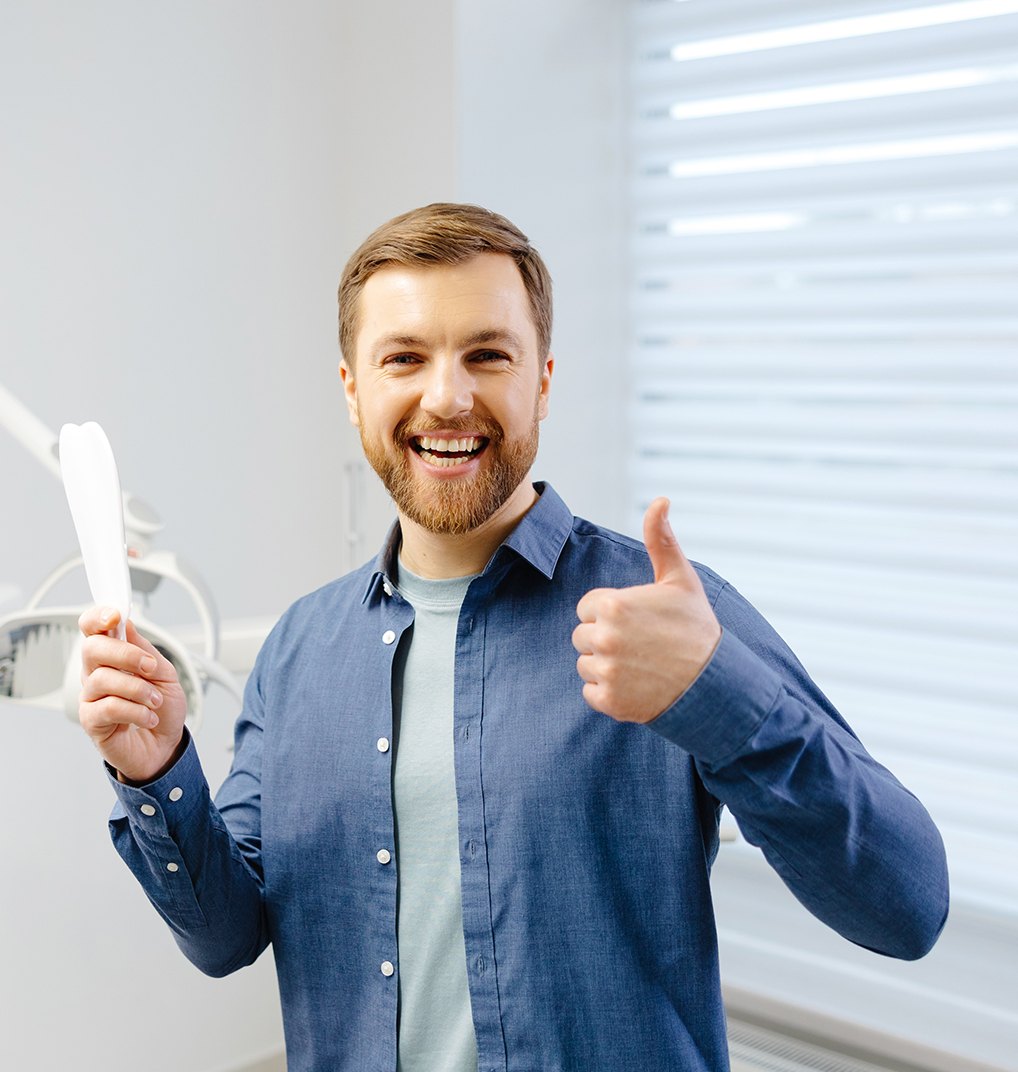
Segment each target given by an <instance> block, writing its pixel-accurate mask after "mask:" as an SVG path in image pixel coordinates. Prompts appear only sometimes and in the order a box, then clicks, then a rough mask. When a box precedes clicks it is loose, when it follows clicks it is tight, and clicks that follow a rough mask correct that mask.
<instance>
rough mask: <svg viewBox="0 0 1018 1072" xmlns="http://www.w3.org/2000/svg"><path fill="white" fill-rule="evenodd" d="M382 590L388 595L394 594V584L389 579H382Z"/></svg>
mask: <svg viewBox="0 0 1018 1072" xmlns="http://www.w3.org/2000/svg"><path fill="white" fill-rule="evenodd" d="M382 591H383V592H384V593H385V594H386V595H387V596H391V595H392V585H391V584H389V582H388V581H382Z"/></svg>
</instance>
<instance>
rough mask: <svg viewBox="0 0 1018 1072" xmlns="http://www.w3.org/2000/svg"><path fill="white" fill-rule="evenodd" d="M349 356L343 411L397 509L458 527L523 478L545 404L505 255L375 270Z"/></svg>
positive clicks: (468, 525)
mask: <svg viewBox="0 0 1018 1072" xmlns="http://www.w3.org/2000/svg"><path fill="white" fill-rule="evenodd" d="M357 313H358V316H357V323H358V331H357V339H356V360H355V364H354V367H353V368H350V367H349V366H348V365H347V364H346V362H345V361H344V362H343V363H342V364H341V365H340V374H341V375H342V377H343V383H344V389H345V391H346V399H347V406H348V408H349V411H350V419H351V421H353V423H354V424H355V425H356V426H357V427H358V428H359V430H360V435H361V443H362V444H363V446H364V453H365V455H366V456H367V459H368V461H369V462H370V463H371V465H372V467H373V468H374V470H375V472H376V473H378V475H379V476H380V477H381V478H382V481H383V482H384V484H385V486H386V488H387V489H388V491H389V494H390V495H391V496H392V498H393V500H394V502H395V503H396V507H397V509H398V510H399V511H400V513H401V514H402V515H403V516H404V517H407V518H409V519H410V520H412V521H414V522H416V523H417V524H418V525H420V526H421V527H422V528H425V529H427V530H428V531H430V532H438V533H449V534H462V533H465V532H469V531H471V530H472V529H475V528H477V527H478V526H479V525H481V524H483V523H484V522H485V521H487V520H488V519H489V518H490V517H492V516H493V515H494V514H495V513H496V512H497V511H498V510H499V509H500V508H501V507H502V506H503V505H504V504H505V503H506V502H507V501H508V500H509V499H510V498H511V497H512V495H513V493H514V492H516V491H517V490H518V489H519V488H520V487H521V485H522V484H523V481H524V480H525V479H526V476H527V474H528V472H529V471H530V467H531V465H532V464H533V461H534V457H535V455H536V453H537V441H538V423H539V422H540V421H541V420H543V419H544V417H545V416H546V414H547V407H548V391H549V388H550V385H551V372H552V361H551V360H550V359H549V361H548V362H547V363H546V364H545V365H544V366H543V367H542V362H541V358H540V355H539V353H538V344H537V332H536V330H535V328H534V323H533V319H532V317H531V313H530V303H529V300H528V297H527V292H526V288H525V287H524V285H523V280H522V278H521V277H520V273H519V270H518V269H517V267H516V265H515V263H514V262H513V260H512V258H510V257H508V256H505V255H503V254H499V253H482V254H479V255H478V256H476V257H473V258H472V259H471V260H469V261H464V262H463V263H462V264H458V265H438V266H435V267H429V268H404V267H402V266H398V265H393V266H390V267H386V268H382V269H380V270H379V271H377V272H375V274H374V275H372V276H371V277H370V278H369V279H368V281H367V283H365V285H364V289H363V290H362V291H361V295H360V299H359V305H358V310H357Z"/></svg>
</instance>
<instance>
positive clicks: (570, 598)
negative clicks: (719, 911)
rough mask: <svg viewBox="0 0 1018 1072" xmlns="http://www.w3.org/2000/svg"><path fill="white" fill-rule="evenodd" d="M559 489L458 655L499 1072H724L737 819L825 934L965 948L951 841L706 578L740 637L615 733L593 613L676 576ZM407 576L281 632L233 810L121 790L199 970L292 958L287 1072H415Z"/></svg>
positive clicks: (150, 886) (371, 582) (465, 769)
mask: <svg viewBox="0 0 1018 1072" xmlns="http://www.w3.org/2000/svg"><path fill="white" fill-rule="evenodd" d="M538 488H539V490H541V491H542V494H541V496H540V499H539V500H538V502H537V503H536V504H535V506H534V507H533V508H532V509H531V511H530V512H529V513H528V514H527V515H526V517H525V518H524V519H523V521H522V522H521V523H520V525H519V526H518V527H517V529H516V530H515V531H514V532H513V533H512V535H511V536H510V537H509V538H508V539H507V540H506V541H505V543H504V544H503V545H502V546H501V547H500V548H499V549H498V551H497V552H496V554H495V555H494V556H493V558H492V560H491V562H490V563H489V564H488V566H487V568H486V569H485V570H484V572H483V573H482V574H481V575H480V576H479V577H478V578H476V579H475V580H474V581H473V582H472V583H471V585H470V588H469V591H468V593H467V596H466V600H465V602H464V604H463V608H462V611H461V614H460V619H459V627H458V632H457V638H456V684H455V712H454V741H453V746H454V752H455V771H456V789H457V797H458V805H459V832H460V864H461V871H462V898H463V927H464V938H465V943H466V953H467V974H468V979H469V986H470V1001H471V1009H472V1015H473V1020H474V1025H475V1029H476V1034H477V1048H478V1055H479V1065H478V1067H479V1070H480V1072H496V1070H497V1072H539V1070H540V1072H552V1070H555V1072H562V1070H575V1072H646V1070H647V1069H674V1070H676V1072H679V1070H681V1072H701V1070H702V1072H721V1070H724V1069H727V1068H728V1057H727V1047H726V1040H725V1024H724V1014H723V1011H722V1005H721V994H720V984H719V978H718V954H717V945H716V939H715V930H714V920H713V914H712V910H711V896H710V888H709V877H710V868H711V863H712V861H713V859H714V855H715V852H716V851H717V846H718V813H719V811H720V807H721V804H722V802H723V803H724V804H726V805H727V806H728V807H729V809H730V810H731V812H732V814H733V815H734V816H735V817H736V819H737V821H738V823H739V826H740V827H741V829H742V832H743V834H744V835H745V837H746V838H747V839H748V840H749V841H750V842H752V843H753V844H756V845H759V846H760V847H761V848H762V849H763V852H764V853H765V854H766V856H767V859H768V860H769V861H770V863H771V864H772V865H773V866H774V867H775V868H776V870H777V871H778V872H779V873H780V874H781V876H782V878H783V879H784V880H785V882H786V883H787V884H788V886H789V887H790V888H791V889H792V891H793V892H794V893H795V895H796V896H797V897H798V898H799V900H800V901H801V902H802V903H803V904H804V905H805V906H806V907H807V908H808V909H809V910H810V911H811V912H813V913H814V914H815V915H817V916H818V917H820V918H821V919H822V920H824V921H825V922H826V923H828V924H829V925H830V926H832V927H834V928H835V929H837V930H838V931H840V932H841V934H843V935H844V936H845V937H846V938H848V939H850V940H851V941H853V942H856V943H859V944H860V945H863V946H867V947H869V948H871V949H874V950H878V951H880V952H882V953H885V954H889V955H891V956H897V957H906V958H912V957H918V956H921V955H922V954H923V953H925V952H926V951H927V950H928V949H929V948H930V946H931V945H932V943H933V941H934V940H935V938H936V936H937V934H938V933H939V931H940V929H941V927H942V925H943V923H944V920H945V917H946V912H947V873H946V865H945V860H944V853H943V847H942V844H941V841H940V837H939V834H938V833H937V830H936V828H935V827H934V825H933V823H932V822H931V820H930V818H929V816H928V815H927V814H926V812H925V810H924V809H923V808H922V806H921V805H920V804H919V802H918V801H917V800H916V799H915V798H914V797H913V796H912V795H911V794H910V793H908V792H907V791H906V790H905V789H904V788H902V786H901V785H900V784H899V783H898V782H897V781H896V780H895V779H894V778H893V777H892V776H891V774H889V773H888V771H887V770H886V769H884V768H883V767H881V766H880V765H879V764H878V763H876V762H875V761H874V760H873V759H872V758H871V757H870V756H869V755H868V754H867V752H866V751H865V750H864V749H863V747H862V745H861V744H860V743H859V742H858V740H857V739H856V738H855V736H854V735H853V734H852V732H851V731H850V730H849V728H848V727H847V726H846V724H845V723H844V721H843V720H842V718H841V717H840V716H839V715H838V713H837V712H836V711H835V710H834V709H833V708H832V707H831V705H830V703H829V702H828V701H827V700H826V699H825V697H824V696H823V695H822V694H821V692H820V691H819V689H818V688H817V687H816V685H815V684H814V683H813V682H812V681H811V680H810V678H809V677H808V676H807V674H806V673H805V671H804V670H803V669H802V667H801V666H800V665H799V663H798V662H797V661H796V659H795V657H794V656H793V655H792V653H791V652H790V651H789V650H788V648H787V647H786V646H785V645H784V644H783V643H782V641H781V640H780V639H779V637H778V636H777V635H776V634H775V633H774V631H773V630H772V629H771V628H770V627H769V626H768V625H767V623H766V622H765V621H764V620H763V619H762V618H761V617H760V615H759V614H758V613H757V612H756V611H755V610H754V609H753V608H752V607H751V606H750V605H749V604H748V603H747V602H746V601H745V600H744V599H743V598H742V597H740V596H739V595H738V593H736V592H735V591H734V590H733V589H732V588H731V587H730V586H729V585H727V584H726V583H725V582H724V581H723V580H721V579H720V578H719V577H718V576H717V575H716V574H714V573H712V572H711V571H710V570H708V569H705V568H703V567H699V566H698V567H696V568H697V571H698V573H699V576H700V578H701V580H702V581H703V585H704V588H705V589H706V592H707V595H708V598H709V599H710V602H711V603H712V605H713V606H714V610H715V612H716V614H717V616H718V618H719V620H720V622H721V625H722V628H723V633H722V639H721V641H720V643H719V645H718V648H717V650H716V652H715V654H714V655H713V657H712V659H711V661H710V662H709V663H708V665H707V666H706V667H705V669H704V670H703V672H702V673H701V675H700V676H699V678H698V679H697V680H696V681H695V683H694V684H693V685H692V686H691V687H690V688H689V690H688V691H687V692H686V693H685V694H684V695H683V696H682V698H681V699H680V700H679V701H678V702H676V703H675V705H674V706H673V707H671V708H670V709H668V710H667V711H665V712H664V713H663V714H662V715H660V716H659V717H658V718H657V719H656V720H655V721H654V722H653V723H651V724H650V726H639V725H630V724H621V723H617V722H615V721H613V720H612V719H610V718H607V717H606V716H604V715H601V714H598V713H597V712H595V711H593V710H591V709H590V708H589V707H588V706H587V704H586V703H585V702H584V700H583V697H582V695H581V684H582V683H581V682H580V679H579V677H578V676H577V673H576V665H575V664H576V653H575V651H574V650H573V647H572V644H571V635H572V630H573V628H574V626H575V625H576V621H577V619H576V604H577V602H578V601H579V600H580V598H581V597H582V596H583V595H584V594H585V593H586V592H587V591H588V590H589V589H591V588H595V587H606V586H607V587H621V586H628V585H634V584H643V583H646V582H648V581H649V580H651V579H652V571H651V568H650V564H649V560H648V557H647V553H646V551H645V549H644V547H643V546H642V544H640V543H638V542H636V541H634V540H631V539H628V538H626V537H623V536H620V535H618V534H616V533H613V532H610V531H608V530H606V529H603V528H600V527H598V526H596V525H593V524H590V523H589V522H587V521H583V520H581V519H578V518H574V517H573V516H572V514H571V513H570V511H569V510H568V509H567V508H566V506H565V505H564V503H563V502H562V501H561V499H559V497H558V496H557V495H556V494H555V492H554V491H553V490H552V489H551V488H550V487H547V486H541V485H538ZM397 547H398V531H394V532H393V534H392V536H391V537H390V540H389V543H388V544H387V546H386V548H385V549H384V550H383V551H382V553H381V555H380V556H379V557H378V559H377V560H376V561H375V562H374V563H373V564H371V565H368V566H365V567H364V568H362V569H361V570H359V571H357V572H354V573H352V574H350V575H348V576H346V577H344V578H342V579H340V580H338V581H335V582H333V583H332V584H329V585H327V586H325V587H324V588H322V589H320V590H319V591H317V592H314V593H312V594H311V595H309V596H306V597H305V598H303V599H301V600H300V601H298V602H297V603H296V604H295V605H294V606H293V607H291V608H290V610H289V611H288V612H287V613H286V614H285V615H284V617H283V618H282V619H281V620H280V622H279V623H278V625H277V626H276V628H275V629H274V630H273V632H272V634H271V635H270V637H269V638H268V640H267V641H266V643H265V645H264V647H263V649H262V651H261V654H260V655H259V657H258V661H257V664H256V666H255V668H254V670H253V672H252V674H251V676H250V679H249V681H248V685H247V690H246V698H245V704H244V710H243V713H242V714H241V716H240V719H239V720H238V723H237V730H236V753H235V759H234V764H233V769H232V771H231V773H230V775H229V777H228V778H227V780H226V782H225V783H224V785H223V787H222V789H221V790H220V792H219V794H218V795H217V798H216V804H215V805H213V804H212V803H211V802H210V799H209V792H208V788H207V786H206V783H205V780H204V777H203V775H202V773H201V769H200V766H199V763H198V759H197V757H196V754H195V751H194V746H193V744H191V745H189V747H188V749H187V751H186V752H185V754H184V755H183V757H182V758H181V759H180V760H179V762H178V763H177V764H176V765H175V766H174V768H173V769H172V770H171V771H170V772H169V773H168V774H166V775H165V776H164V777H163V778H161V779H159V780H158V781H156V782H153V783H151V784H149V785H147V786H145V787H143V788H140V789H139V788H131V787H127V786H122V785H118V784H116V783H115V782H114V785H115V788H116V792H117V794H118V796H119V803H118V805H117V807H116V809H115V810H114V814H113V817H112V819H111V830H112V834H113V839H114V842H115V843H116V846H117V848H118V850H119V851H120V853H121V854H122V856H123V857H124V858H125V860H126V861H127V863H128V864H129V866H130V867H131V868H132V870H133V871H134V872H135V874H136V875H137V876H138V878H139V879H140V881H141V883H142V885H143V886H144V888H145V891H146V893H147V894H148V896H149V897H150V899H151V900H152V902H153V904H154V905H155V906H156V908H157V909H158V910H159V912H160V913H161V914H162V915H163V917H164V918H165V919H166V921H167V923H168V924H169V925H170V927H171V928H172V929H173V932H174V935H175V937H176V939H177V942H178V944H179V945H180V947H181V949H182V950H183V951H184V953H185V954H186V955H187V956H188V957H189V958H190V959H191V960H192V961H193V962H194V963H195V964H196V965H197V966H198V967H199V968H200V969H201V970H202V971H204V972H207V973H209V974H212V975H223V974H226V973H228V972H232V971H234V970H236V969H237V968H240V967H242V966H244V965H246V964H250V963H251V962H252V961H253V960H254V959H255V958H256V957H257V956H258V955H259V953H261V952H262V950H263V949H264V948H265V947H266V945H267V944H268V943H269V942H271V943H272V945H273V949H274V953H275V959H276V965H277V971H278V977H279V986H280V993H281V999H282V1007H283V1016H284V1023H285V1031H286V1039H287V1059H288V1067H289V1069H290V1072H376V1070H377V1072H393V1070H394V1069H395V1068H396V1035H397V1030H398V1022H399V1009H398V977H399V974H398V973H399V950H398V948H397V943H396V901H397V895H398V872H399V860H398V858H397V857H396V855H395V847H394V844H393V808H392V768H393V757H394V748H395V747H396V745H397V742H398V726H396V725H394V721H393V710H394V707H395V709H396V710H398V696H396V695H395V694H396V692H397V690H398V689H399V687H400V685H399V673H398V653H399V651H400V641H401V638H403V637H404V636H405V635H406V633H407V631H408V630H409V629H410V627H411V625H412V622H413V611H412V609H411V607H410V606H409V605H408V604H407V603H405V602H404V601H403V600H402V599H401V598H400V597H399V594H398V593H397V592H396V591H395V590H394V588H393V586H392V584H391V583H390V582H389V581H388V579H387V577H388V576H392V572H393V571H392V567H393V556H394V555H395V554H396V550H397ZM654 654H655V655H656V657H659V658H662V659H667V658H668V652H667V651H660V652H657V653H654ZM390 742H391V744H390ZM146 812H147V813H148V814H146ZM381 849H387V850H389V852H390V853H393V855H392V857H391V859H390V860H389V861H388V862H386V863H383V862H380V861H381V860H385V859H386V856H385V854H384V853H383V854H382V855H381V857H379V856H378V855H377V854H378V853H379V850H381Z"/></svg>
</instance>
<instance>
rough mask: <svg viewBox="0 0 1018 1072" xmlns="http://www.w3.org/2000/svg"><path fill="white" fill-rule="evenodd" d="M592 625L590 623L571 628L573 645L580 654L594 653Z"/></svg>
mask: <svg viewBox="0 0 1018 1072" xmlns="http://www.w3.org/2000/svg"><path fill="white" fill-rule="evenodd" d="M593 634H594V627H593V625H590V624H581V625H578V626H577V627H576V628H575V629H574V630H573V647H574V648H575V649H576V650H577V651H578V652H579V653H580V654H581V655H593V654H594V635H593Z"/></svg>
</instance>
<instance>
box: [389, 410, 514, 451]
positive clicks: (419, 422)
mask: <svg viewBox="0 0 1018 1072" xmlns="http://www.w3.org/2000/svg"><path fill="white" fill-rule="evenodd" d="M434 432H462V433H463V434H464V435H481V436H484V437H485V439H487V440H489V441H490V442H492V443H494V444H496V445H497V444H499V443H501V442H502V440H503V439H504V438H505V433H504V432H503V431H502V426H501V425H500V424H499V423H498V421H496V420H493V419H492V418H491V417H481V416H476V417H450V418H449V419H448V420H445V421H439V420H435V419H434V418H433V417H404V418H403V419H402V420H401V421H400V422H399V423H398V424H397V425H396V427H395V429H394V430H393V433H392V438H393V442H394V443H395V444H396V446H397V447H399V448H400V450H402V449H403V448H404V447H408V446H409V445H410V442H411V440H413V439H414V438H416V437H417V436H422V435H431V434H432V433H434Z"/></svg>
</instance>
